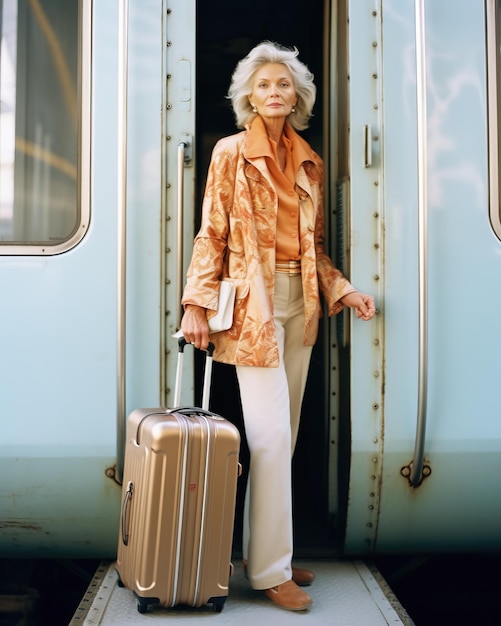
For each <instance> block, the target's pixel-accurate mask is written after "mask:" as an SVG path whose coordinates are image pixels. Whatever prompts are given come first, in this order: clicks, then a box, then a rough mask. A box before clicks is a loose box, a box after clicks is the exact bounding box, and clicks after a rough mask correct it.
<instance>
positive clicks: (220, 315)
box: [209, 280, 236, 333]
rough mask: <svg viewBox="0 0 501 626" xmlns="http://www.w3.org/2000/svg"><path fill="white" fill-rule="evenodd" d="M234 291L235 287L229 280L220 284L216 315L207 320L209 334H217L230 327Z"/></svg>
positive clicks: (231, 323) (233, 306) (233, 305)
mask: <svg viewBox="0 0 501 626" xmlns="http://www.w3.org/2000/svg"><path fill="white" fill-rule="evenodd" d="M235 291H236V290H235V285H234V284H233V283H232V282H230V281H229V280H222V281H221V282H220V284H219V303H218V307H217V313H216V315H214V316H213V317H211V318H210V319H209V331H210V332H211V333H219V332H221V331H222V330H228V328H231V327H232V325H233V310H234V308H235Z"/></svg>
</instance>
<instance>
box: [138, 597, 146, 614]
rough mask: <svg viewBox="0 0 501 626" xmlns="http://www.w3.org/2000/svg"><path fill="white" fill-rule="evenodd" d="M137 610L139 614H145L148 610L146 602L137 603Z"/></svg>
mask: <svg viewBox="0 0 501 626" xmlns="http://www.w3.org/2000/svg"><path fill="white" fill-rule="evenodd" d="M137 610H138V612H139V613H146V611H147V610H148V603H147V602H141V601H140V600H138V601H137Z"/></svg>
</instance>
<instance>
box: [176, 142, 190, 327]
mask: <svg viewBox="0 0 501 626" xmlns="http://www.w3.org/2000/svg"><path fill="white" fill-rule="evenodd" d="M187 147H188V144H187V143H186V142H185V141H180V142H179V143H178V145H177V246H176V254H177V285H176V302H177V303H178V312H177V320H176V329H179V328H181V317H182V306H181V298H182V297H183V284H184V271H183V270H184V232H183V231H184V228H183V226H184V163H185V156H186V148H187Z"/></svg>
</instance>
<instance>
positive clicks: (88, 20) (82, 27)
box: [0, 0, 93, 256]
mask: <svg viewBox="0 0 501 626" xmlns="http://www.w3.org/2000/svg"><path fill="white" fill-rule="evenodd" d="M92 4H93V2H92V0H79V2H78V16H79V32H78V60H79V62H78V79H77V94H78V103H79V110H78V119H79V124H78V137H77V150H78V160H77V195H76V197H77V214H76V218H77V219H76V222H75V228H74V229H73V232H72V234H71V235H70V236H69V237H68V238H67V239H64V240H62V241H58V242H57V243H54V244H52V243H50V242H49V241H48V242H33V243H28V242H15V241H12V242H5V243H3V242H0V256H54V255H58V254H62V253H64V252H67V251H68V250H71V249H73V248H74V247H75V246H77V245H78V244H79V243H80V241H82V239H83V238H84V237H85V235H86V233H87V232H88V229H89V224H90V217H91V215H90V214H91V211H90V181H91V101H92V98H91V64H92V60H91V51H92V42H91V37H92Z"/></svg>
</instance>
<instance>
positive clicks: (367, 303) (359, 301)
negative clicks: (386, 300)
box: [341, 291, 376, 322]
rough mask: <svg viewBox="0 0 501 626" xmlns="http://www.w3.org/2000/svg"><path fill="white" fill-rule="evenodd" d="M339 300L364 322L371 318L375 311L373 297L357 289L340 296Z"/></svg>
mask: <svg viewBox="0 0 501 626" xmlns="http://www.w3.org/2000/svg"><path fill="white" fill-rule="evenodd" d="M341 302H342V303H343V304H344V305H345V306H348V307H350V309H353V310H354V311H355V314H356V316H357V317H358V318H359V319H361V320H363V321H364V322H368V321H369V320H371V319H372V318H373V317H374V314H375V313H376V307H375V305H374V298H373V297H372V296H368V295H367V294H365V293H360V292H359V291H353V292H352V293H349V294H348V295H346V296H344V297H343V298H341Z"/></svg>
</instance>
